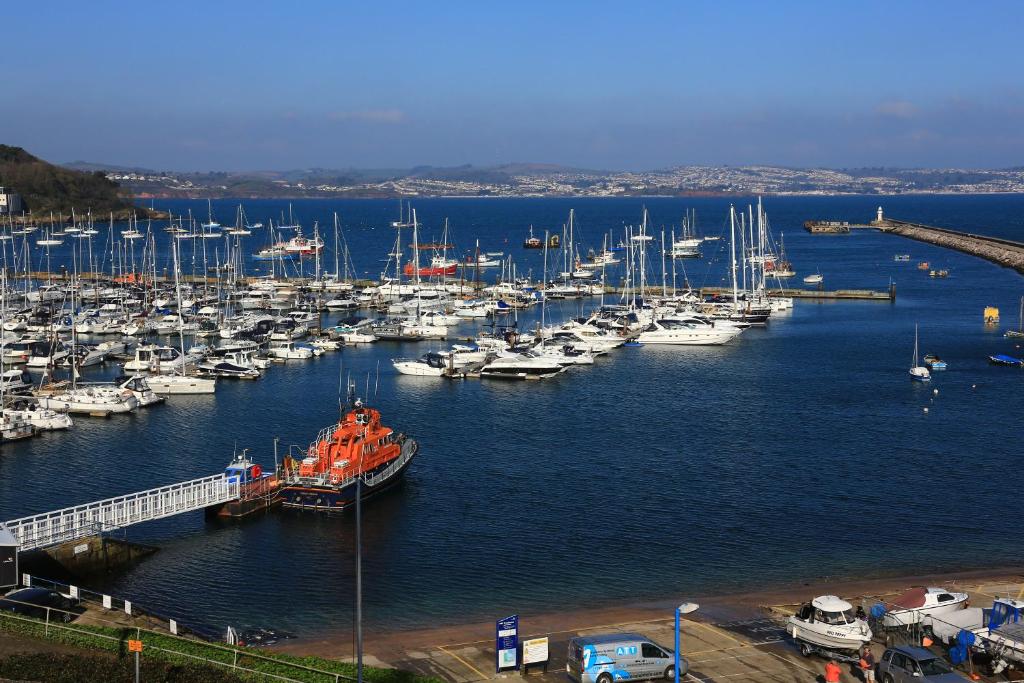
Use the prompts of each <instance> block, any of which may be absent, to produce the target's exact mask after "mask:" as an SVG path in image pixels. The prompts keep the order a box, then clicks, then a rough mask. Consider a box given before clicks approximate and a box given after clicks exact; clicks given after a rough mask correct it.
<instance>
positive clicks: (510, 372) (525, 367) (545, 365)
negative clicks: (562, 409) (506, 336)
mask: <svg viewBox="0 0 1024 683" xmlns="http://www.w3.org/2000/svg"><path fill="white" fill-rule="evenodd" d="M565 368H566V366H564V365H562V364H561V363H559V362H558V361H556V360H553V359H551V358H543V357H541V356H538V355H536V354H534V353H532V352H529V351H527V352H525V353H510V352H506V353H503V354H501V355H499V356H498V357H497V358H495V359H494V360H492V361H491V362H490V363H488V364H487V365H485V366H483V367H482V368H481V369H480V375H481V376H482V377H494V378H498V379H543V378H545V377H551V376H553V375H557V374H559V373H560V372H562V371H564V370H565Z"/></svg>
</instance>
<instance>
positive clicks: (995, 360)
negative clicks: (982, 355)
mask: <svg viewBox="0 0 1024 683" xmlns="http://www.w3.org/2000/svg"><path fill="white" fill-rule="evenodd" d="M988 362H989V363H991V364H992V365H1016V366H1021V365H1024V360H1021V359H1020V358H1014V357H1013V356H1007V355H1006V354H1005V353H997V354H996V355H994V356H989V357H988Z"/></svg>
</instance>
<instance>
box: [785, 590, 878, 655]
mask: <svg viewBox="0 0 1024 683" xmlns="http://www.w3.org/2000/svg"><path fill="white" fill-rule="evenodd" d="M786 631H787V632H788V633H789V634H790V635H791V636H793V639H794V640H796V641H797V643H798V644H799V645H800V649H801V651H803V652H804V653H805V654H810V653H811V652H813V651H814V650H815V649H822V650H828V651H838V652H859V651H860V649H861V648H862V647H864V645H867V644H868V643H870V642H871V629H870V628H869V627H868V623H867V622H866V621H864V620H863V619H858V618H857V617H856V616H855V615H854V611H853V606H852V605H850V603H848V602H846V601H845V600H843V599H842V598H839V597H837V596H835V595H821V596H819V597H817V598H814V600H811V601H810V602H809V603H807V604H805V605H803V606H802V607H801V608H800V609H799V610H798V611H797V613H796V614H794V615H793V616H791V617H790V618H789V619H788V620H787V621H786Z"/></svg>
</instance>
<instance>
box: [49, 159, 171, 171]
mask: <svg viewBox="0 0 1024 683" xmlns="http://www.w3.org/2000/svg"><path fill="white" fill-rule="evenodd" d="M61 166H63V167H64V168H70V169H71V170H73V171H84V172H86V173H92V172H93V171H103V172H104V173H110V172H111V171H117V172H119V173H156V171H154V170H153V169H151V168H142V167H141V166H118V165H116V164H95V163H93V162H91V161H69V162H68V163H66V164H61Z"/></svg>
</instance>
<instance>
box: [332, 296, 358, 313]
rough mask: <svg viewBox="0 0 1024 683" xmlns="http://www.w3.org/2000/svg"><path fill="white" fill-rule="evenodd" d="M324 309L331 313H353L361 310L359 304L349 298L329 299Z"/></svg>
mask: <svg viewBox="0 0 1024 683" xmlns="http://www.w3.org/2000/svg"><path fill="white" fill-rule="evenodd" d="M324 307H325V308H327V310H329V311H351V310H354V309H357V308H359V302H358V301H356V300H355V299H349V298H337V299H329V300H328V301H327V302H326V303H324Z"/></svg>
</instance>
